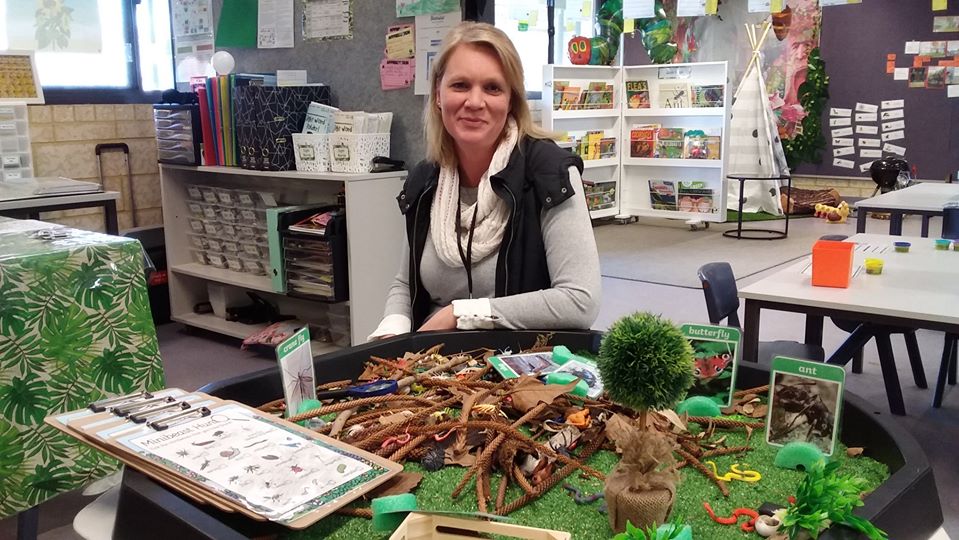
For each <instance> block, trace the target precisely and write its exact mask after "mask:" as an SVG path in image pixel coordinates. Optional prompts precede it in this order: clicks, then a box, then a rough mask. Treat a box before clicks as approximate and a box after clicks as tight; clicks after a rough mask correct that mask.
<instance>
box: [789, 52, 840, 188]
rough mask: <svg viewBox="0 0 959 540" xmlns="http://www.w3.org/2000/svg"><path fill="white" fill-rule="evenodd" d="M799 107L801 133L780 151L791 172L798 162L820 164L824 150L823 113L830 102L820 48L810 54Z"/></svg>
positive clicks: (800, 92)
mask: <svg viewBox="0 0 959 540" xmlns="http://www.w3.org/2000/svg"><path fill="white" fill-rule="evenodd" d="M797 91H798V94H799V104H800V105H802V108H803V110H804V111H805V112H806V116H805V117H804V118H803V119H802V130H801V131H799V130H797V131H796V134H795V136H793V138H792V139H788V140H784V141H783V151H784V152H785V154H786V162H787V163H788V164H789V167H790V169H795V168H796V167H797V166H799V164H800V163H819V162H821V161H822V155H821V152H822V150H823V149H824V148H825V147H826V137H825V136H823V133H822V112H823V109H825V107H826V101H827V100H828V99H829V76H828V75H826V64H825V62H823V60H822V56H820V54H819V48H818V47H817V48H815V49H813V50H812V51H810V52H809V60H808V63H807V69H806V82H804V83H802V84H800V85H799V88H798V89H797Z"/></svg>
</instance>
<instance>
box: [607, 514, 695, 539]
mask: <svg viewBox="0 0 959 540" xmlns="http://www.w3.org/2000/svg"><path fill="white" fill-rule="evenodd" d="M685 527H686V525H685V523H683V520H682V519H681V518H678V517H674V518H673V519H672V521H670V522H669V524H667V525H663V526H662V527H656V526H655V525H650V526H648V527H646V528H645V529H640V528H639V527H636V526H635V525H633V523H632V522H631V521H627V522H626V531H625V532H621V533H619V534H617V535H616V536H614V537H613V539H612V540H673V539H674V538H679V537H680V535H681V534H682V533H683V528H685Z"/></svg>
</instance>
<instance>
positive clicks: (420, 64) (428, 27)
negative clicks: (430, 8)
mask: <svg viewBox="0 0 959 540" xmlns="http://www.w3.org/2000/svg"><path fill="white" fill-rule="evenodd" d="M460 20H462V15H461V14H460V12H459V10H458V9H457V10H456V11H450V12H448V13H436V14H432V15H419V16H417V17H416V29H415V31H414V34H416V83H415V84H414V87H413V93H414V94H416V95H421V96H422V95H426V94H429V90H430V81H429V74H430V68H431V67H432V66H433V58H435V57H436V55H437V54H438V53H439V51H440V47H441V46H442V45H443V38H444V37H446V33H447V32H449V30H450V29H451V28H452V27H454V26H456V25H457V24H458V23H459V22H460Z"/></svg>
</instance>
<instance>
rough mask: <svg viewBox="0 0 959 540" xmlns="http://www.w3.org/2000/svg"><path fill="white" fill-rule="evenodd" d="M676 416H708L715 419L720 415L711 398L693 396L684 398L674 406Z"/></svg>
mask: <svg viewBox="0 0 959 540" xmlns="http://www.w3.org/2000/svg"><path fill="white" fill-rule="evenodd" d="M676 412H677V413H678V414H688V415H689V416H708V417H710V418H715V417H717V416H720V415H721V414H722V411H720V410H719V405H717V404H716V402H715V401H713V399H712V398H709V397H706V396H693V397H691V398H686V399H684V400H682V401H680V402H679V405H676Z"/></svg>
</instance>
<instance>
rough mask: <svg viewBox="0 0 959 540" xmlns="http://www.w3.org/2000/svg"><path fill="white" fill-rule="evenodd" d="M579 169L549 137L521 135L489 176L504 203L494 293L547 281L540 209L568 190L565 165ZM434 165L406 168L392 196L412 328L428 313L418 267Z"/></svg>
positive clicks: (427, 298) (435, 178)
mask: <svg viewBox="0 0 959 540" xmlns="http://www.w3.org/2000/svg"><path fill="white" fill-rule="evenodd" d="M574 165H575V166H576V168H577V169H578V170H579V172H580V174H582V172H583V160H582V159H580V157H579V156H577V155H575V154H572V153H571V152H570V151H568V150H564V149H562V148H560V147H558V146H556V143H554V142H553V141H551V140H547V139H534V138H530V137H526V138H524V139H523V140H522V141H521V142H520V143H519V144H517V145H516V148H515V149H514V150H513V153H512V154H511V155H510V158H509V163H508V164H507V165H506V168H505V169H503V170H502V171H500V172H499V173H497V174H495V175H493V176H492V177H490V183H491V185H492V187H493V191H494V192H495V193H496V195H498V196H499V197H500V198H501V199H503V200H504V201H506V204H507V206H508V207H509V209H510V214H509V220H508V221H507V224H506V231H505V232H504V233H503V242H502V244H500V249H499V257H498V259H497V263H496V286H495V296H498V297H499V296H510V295H514V294H520V293H525V292H532V291H538V290H541V289H547V288H549V287H550V286H551V284H552V281H551V280H550V275H549V268H548V266H547V264H546V247H545V246H544V244H543V231H542V229H541V228H540V215H541V213H542V211H543V210H544V209H549V208H552V207H554V206H556V205H558V204H560V203H562V202H563V201H565V200H566V199H568V198H569V197H570V196H572V195H573V186H572V184H571V183H570V181H569V168H570V167H571V166H574ZM439 172H440V169H439V166H438V165H437V164H435V163H432V162H427V161H421V162H420V163H419V164H417V165H416V167H414V168H413V170H412V171H410V175H409V177H408V178H407V179H406V183H405V184H404V186H403V191H401V192H400V194H399V196H398V197H397V198H396V200H397V202H399V205H400V211H401V212H403V214H404V215H405V216H406V236H407V241H408V242H409V245H410V270H409V272H410V299H411V302H412V320H413V330H414V331H415V330H416V329H417V328H419V327H420V326H421V325H422V324H423V323H424V322H426V318H427V317H429V315H430V298H431V296H430V294H429V292H428V291H426V289H425V288H424V287H423V282H422V280H421V279H420V273H419V267H420V260H421V259H422V257H423V250H424V248H425V246H426V239H427V238H428V235H429V231H430V209H431V208H432V206H433V195H434V193H435V191H436V184H437V181H438V179H439Z"/></svg>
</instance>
